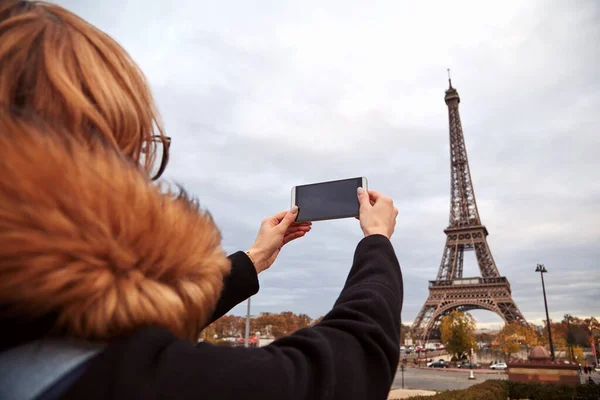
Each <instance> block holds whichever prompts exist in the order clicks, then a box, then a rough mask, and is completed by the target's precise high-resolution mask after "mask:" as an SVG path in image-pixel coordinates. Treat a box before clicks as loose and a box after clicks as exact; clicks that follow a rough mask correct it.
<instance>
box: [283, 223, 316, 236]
mask: <svg viewBox="0 0 600 400" xmlns="http://www.w3.org/2000/svg"><path fill="white" fill-rule="evenodd" d="M311 229H312V228H311V227H310V226H294V225H292V226H290V227H289V228H287V230H286V231H285V235H287V234H290V233H294V232H298V231H303V232H308V231H310V230H311Z"/></svg>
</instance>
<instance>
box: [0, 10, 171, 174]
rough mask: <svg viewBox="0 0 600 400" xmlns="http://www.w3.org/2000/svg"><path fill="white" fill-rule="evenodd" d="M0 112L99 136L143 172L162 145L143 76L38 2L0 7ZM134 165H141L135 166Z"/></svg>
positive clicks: (62, 13) (78, 23)
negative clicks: (9, 110)
mask: <svg viewBox="0 0 600 400" xmlns="http://www.w3.org/2000/svg"><path fill="white" fill-rule="evenodd" d="M0 71H2V73H1V74H0V105H2V106H5V107H6V106H9V107H18V108H23V109H28V110H32V111H34V112H36V113H37V114H39V115H41V116H42V117H44V118H46V119H48V120H50V121H53V122H59V123H60V124H61V125H62V126H64V127H65V128H66V131H67V132H69V133H70V134H73V135H77V134H79V135H83V136H84V137H83V139H85V140H86V141H88V142H90V143H91V142H92V140H91V139H92V136H94V135H101V136H103V138H104V139H106V140H107V141H108V143H111V144H112V145H113V146H114V147H117V148H118V149H120V150H121V152H122V153H124V154H125V155H126V156H128V157H129V158H130V159H132V160H133V161H134V162H141V163H142V164H143V166H144V167H145V168H146V170H147V171H148V172H150V170H151V168H152V167H153V166H154V162H155V155H156V152H157V149H156V144H157V142H155V141H153V140H152V138H153V137H158V139H159V141H158V142H160V141H162V144H163V146H164V151H165V152H167V150H168V146H167V142H166V138H165V136H164V134H163V130H162V127H161V124H160V122H159V118H158V112H157V110H156V107H155V104H154V101H153V98H152V95H151V92H150V89H149V87H148V84H147V83H146V80H145V78H144V75H143V74H142V72H141V71H140V69H139V68H138V66H137V65H136V64H135V62H133V60H132V59H131V57H130V56H129V55H128V54H127V52H126V51H125V50H124V49H123V48H122V47H121V46H120V45H119V44H118V43H117V42H116V41H115V40H113V39H112V38H111V37H109V36H108V35H107V34H105V33H104V32H102V31H100V30H99V29H97V28H95V27H94V26H92V25H91V24H89V23H88V22H86V21H84V20H83V19H81V18H79V17H78V16H76V15H75V14H73V13H71V12H69V11H67V10H65V9H64V8H62V7H60V6H58V5H54V4H49V3H46V2H42V1H22V0H3V1H1V2H0ZM142 158H144V159H143V160H142Z"/></svg>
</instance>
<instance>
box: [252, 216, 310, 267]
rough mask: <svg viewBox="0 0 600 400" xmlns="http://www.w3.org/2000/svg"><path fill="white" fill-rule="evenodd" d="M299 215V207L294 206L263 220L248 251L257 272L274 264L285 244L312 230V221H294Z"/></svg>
mask: <svg viewBox="0 0 600 400" xmlns="http://www.w3.org/2000/svg"><path fill="white" fill-rule="evenodd" d="M297 215H298V207H297V206H294V207H293V208H292V209H291V210H290V211H281V212H279V213H277V214H275V215H273V216H271V217H268V218H266V219H265V220H263V222H262V223H261V225H260V229H259V231H258V234H257V235H256V240H255V241H254V244H253V245H252V246H251V247H250V248H249V249H248V251H247V253H248V254H250V259H251V260H252V261H253V262H254V267H255V268H256V272H257V273H260V272H262V271H264V270H266V269H268V268H269V267H270V266H271V265H273V263H274V262H275V260H276V259H277V256H278V255H279V251H280V250H281V248H282V247H283V246H285V245H286V244H287V243H289V242H291V241H292V240H295V239H298V238H301V237H302V236H304V235H305V234H306V233H307V232H309V231H310V229H311V225H312V223H310V222H300V223H294V221H295V220H296V217H297Z"/></svg>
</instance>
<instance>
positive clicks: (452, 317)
mask: <svg viewBox="0 0 600 400" xmlns="http://www.w3.org/2000/svg"><path fill="white" fill-rule="evenodd" d="M440 331H441V336H442V337H441V342H442V344H443V345H444V346H446V350H448V352H450V353H452V354H453V355H454V356H456V357H457V358H462V356H463V355H464V354H465V353H468V352H469V351H470V350H471V349H473V348H475V346H476V342H475V337H474V335H473V332H474V331H475V319H473V316H472V315H471V314H469V313H464V312H461V311H458V310H453V311H451V312H450V314H448V315H446V316H444V317H443V318H442V321H441V324H440Z"/></svg>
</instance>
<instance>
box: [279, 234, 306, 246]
mask: <svg viewBox="0 0 600 400" xmlns="http://www.w3.org/2000/svg"><path fill="white" fill-rule="evenodd" d="M304 235H306V232H295V233H292V234H290V235H287V236H284V237H283V245H284V246H285V245H286V244H288V243H289V242H291V241H292V240H296V239H298V238H301V237H302V236H304Z"/></svg>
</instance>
